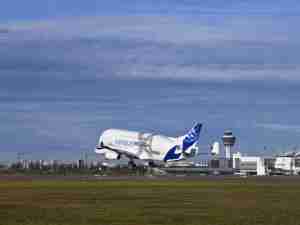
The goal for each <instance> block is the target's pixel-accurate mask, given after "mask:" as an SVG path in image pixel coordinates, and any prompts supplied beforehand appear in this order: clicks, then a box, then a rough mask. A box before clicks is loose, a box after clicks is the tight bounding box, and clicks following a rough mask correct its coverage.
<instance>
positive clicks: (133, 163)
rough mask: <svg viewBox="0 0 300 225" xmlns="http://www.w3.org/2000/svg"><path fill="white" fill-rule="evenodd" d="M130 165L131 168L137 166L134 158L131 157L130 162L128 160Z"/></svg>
mask: <svg viewBox="0 0 300 225" xmlns="http://www.w3.org/2000/svg"><path fill="white" fill-rule="evenodd" d="M128 167H129V168H130V169H135V168H136V167H137V166H136V164H135V162H134V160H133V159H130V160H129V162H128Z"/></svg>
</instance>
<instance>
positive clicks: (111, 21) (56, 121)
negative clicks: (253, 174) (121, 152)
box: [0, 0, 300, 160]
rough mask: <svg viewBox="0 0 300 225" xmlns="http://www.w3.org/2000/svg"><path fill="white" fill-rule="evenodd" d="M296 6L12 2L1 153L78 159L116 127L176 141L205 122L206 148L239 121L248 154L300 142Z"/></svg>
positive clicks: (3, 62)
mask: <svg viewBox="0 0 300 225" xmlns="http://www.w3.org/2000/svg"><path fill="white" fill-rule="evenodd" d="M16 5H17V6H18V7H16ZM299 12H300V3H298V2H297V1H276V3H274V1H269V0H267V1H263V2H261V1H256V0H254V1H237V0H233V1H217V2H211V1H206V0H205V1H201V2H199V1H193V0H189V1H177V0H168V1H159V2H157V1H150V0H148V1H146V0H140V1H130V2H124V1H121V0H112V1H107V2H105V1H96V0H90V1H87V2H83V1H79V0H72V1H70V0H60V1H58V0H51V1H50V0H44V1H43V2H41V1H37V0H29V1H26V2H20V1H16V0H11V1H6V2H5V3H3V4H2V6H1V8H0V121H1V126H0V137H1V142H0V154H1V158H2V159H3V160H12V159H15V158H16V154H17V152H23V151H24V152H27V156H26V157H28V158H47V159H57V158H64V159H70V158H72V159H76V158H78V157H81V156H82V154H83V152H89V153H91V154H92V152H93V148H94V146H95V144H96V142H97V138H98V137H99V135H100V133H101V132H102V131H103V130H104V129H106V128H109V127H115V128H123V129H133V130H141V131H150V132H156V133H163V134H165V135H170V136H178V135H182V134H184V133H185V132H186V131H187V130H188V129H189V128H190V127H192V125H193V124H194V123H195V122H196V121H200V122H203V123H204V125H205V126H204V127H205V129H204V130H203V136H201V144H202V145H205V146H206V145H208V144H209V143H211V142H212V141H213V140H219V139H220V137H221V136H222V133H223V131H224V129H227V128H230V129H232V130H233V132H234V133H235V134H236V136H237V138H238V143H237V146H236V148H237V149H239V150H241V151H243V152H247V153H249V154H254V153H255V154H257V153H260V154H262V152H263V151H264V152H263V153H264V154H271V153H273V152H274V151H280V150H283V149H284V150H285V149H291V148H295V147H297V146H298V144H299V141H298V140H300V139H299V136H300V119H299V118H298V117H299V116H298V115H299V113H300V105H299V97H300V93H299V84H300V76H299V72H300V69H299V68H300V30H299V29H297V27H298V23H299V21H300V13H299ZM265 146H267V147H265ZM203 151H205V150H203Z"/></svg>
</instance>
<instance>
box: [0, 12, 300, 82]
mask: <svg viewBox="0 0 300 225" xmlns="http://www.w3.org/2000/svg"><path fill="white" fill-rule="evenodd" d="M287 21H288V22H289V27H291V26H296V22H295V21H294V20H292V19H290V18H287ZM287 21H285V22H282V18H281V17H269V16H266V15H261V16H257V17H249V15H244V16H243V15H232V16H230V17H224V15H222V14H221V15H220V16H216V17H215V21H214V23H212V22H211V21H210V20H209V18H208V16H206V15H200V16H186V17H183V16H180V15H168V16H161V15H155V14H150V15H135V16H129V15H118V16H94V17H73V18H60V19H53V20H45V21H39V22H28V23H22V24H18V23H15V24H10V25H9V27H10V28H11V29H13V30H14V32H13V33H12V34H10V35H9V37H10V38H9V39H5V40H2V41H0V47H1V48H0V59H1V61H0V70H1V71H2V74H3V72H5V74H11V73H14V74H15V75H16V76H20V75H18V74H20V73H21V72H22V74H23V73H24V71H25V72H27V73H30V74H36V75H37V76H44V77H47V78H48V77H53V78H55V79H101V78H108V77H109V78H115V79H118V78H122V79H176V80H178V79H179V80H180V79H181V80H186V79H192V80H195V81H196V80H200V81H202V80H223V81H232V80H294V81H295V80H297V81H298V80H299V76H298V74H299V72H300V70H299V66H300V60H299V59H300V55H299V52H300V51H299V50H300V41H299V40H300V39H299V34H300V32H298V31H297V30H295V29H287V26H286V22H287ZM22 76H23V75H22Z"/></svg>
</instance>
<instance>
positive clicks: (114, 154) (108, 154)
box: [104, 149, 120, 160]
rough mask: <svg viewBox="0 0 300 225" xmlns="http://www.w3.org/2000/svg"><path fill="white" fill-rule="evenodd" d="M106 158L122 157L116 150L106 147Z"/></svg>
mask: <svg viewBox="0 0 300 225" xmlns="http://www.w3.org/2000/svg"><path fill="white" fill-rule="evenodd" d="M104 157H105V159H109V160H110V159H120V155H119V154H118V153H116V152H114V151H111V150H109V149H105V153H104Z"/></svg>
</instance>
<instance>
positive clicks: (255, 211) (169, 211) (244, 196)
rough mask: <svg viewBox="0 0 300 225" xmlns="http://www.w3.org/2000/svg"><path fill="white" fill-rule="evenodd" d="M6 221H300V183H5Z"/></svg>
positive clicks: (2, 205) (0, 201) (1, 213)
mask: <svg viewBox="0 0 300 225" xmlns="http://www.w3.org/2000/svg"><path fill="white" fill-rule="evenodd" d="M0 224H1V225H15V224H24V225H27V224H28V225H29V224H30V225H42V224H43V225H47V224H48V225H64V224H70V225H77V224H95V225H96V224H97V225H99V224H105V225H110V224H112V225H117V224H118V225H129V224H130V225H143V224H170V225H184V224H189V225H193V224H214V225H223V224H228V225H243V224H249V225H250V224H251V225H253V224H268V225H270V224H278V225H289V224H291V225H296V224H300V181H299V182H298V181H297V182H296V181H293V182H290V181H285V182H284V183H283V181H281V180H278V181H276V180H275V181H274V182H264V181H256V180H247V179H243V178H241V179H232V180H231V179H227V180H224V181H210V180H204V179H202V180H170V181H169V180H136V181H125V180H123V181H56V180H50V181H46V180H36V181H0Z"/></svg>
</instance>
